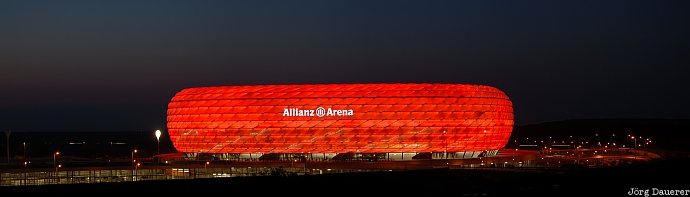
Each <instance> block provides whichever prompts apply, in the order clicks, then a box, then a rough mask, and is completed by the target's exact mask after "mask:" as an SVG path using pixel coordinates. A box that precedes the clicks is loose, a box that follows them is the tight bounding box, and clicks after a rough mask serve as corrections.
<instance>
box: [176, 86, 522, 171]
mask: <svg viewBox="0 0 690 197" xmlns="http://www.w3.org/2000/svg"><path fill="white" fill-rule="evenodd" d="M167 120H168V132H169V135H170V138H171V140H172V142H173V144H174V146H175V148H176V149H177V150H178V151H180V152H185V153H204V154H219V155H225V156H228V157H237V158H245V157H249V158H259V157H266V156H267V155H282V156H279V157H286V155H292V154H303V155H304V154H309V157H318V158H321V157H323V158H325V159H329V158H338V155H348V154H349V155H352V154H355V155H382V154H385V156H382V157H384V158H389V159H397V158H400V159H410V158H412V157H415V156H417V157H422V156H420V155H422V154H421V153H424V155H428V156H423V157H425V158H473V157H478V156H482V155H484V156H490V155H494V154H496V150H498V149H500V148H502V147H503V146H504V145H505V144H506V143H507V141H508V138H509V137H510V133H511V131H512V128H513V108H512V103H511V101H510V100H509V98H508V97H507V96H506V94H505V93H503V92H502V91H500V90H498V89H496V88H493V87H490V86H483V85H465V84H324V85H255V86H218V87H200V88H188V89H184V90H182V91H180V92H178V93H177V94H176V95H175V96H174V97H173V98H172V100H171V102H170V104H169V105H168V117H167ZM391 155H392V158H391Z"/></svg>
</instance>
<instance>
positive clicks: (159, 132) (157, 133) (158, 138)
mask: <svg viewBox="0 0 690 197" xmlns="http://www.w3.org/2000/svg"><path fill="white" fill-rule="evenodd" d="M155 134H156V141H157V142H158V154H159V155H160V154H161V130H156V133H155Z"/></svg>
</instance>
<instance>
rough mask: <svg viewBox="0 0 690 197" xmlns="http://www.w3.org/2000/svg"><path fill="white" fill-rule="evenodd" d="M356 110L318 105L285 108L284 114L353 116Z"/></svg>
mask: <svg viewBox="0 0 690 197" xmlns="http://www.w3.org/2000/svg"><path fill="white" fill-rule="evenodd" d="M353 115H354V111H353V110H352V109H332V108H330V107H329V108H323V107H318V108H316V109H300V108H285V109H284V110H283V116H317V117H324V116H353Z"/></svg>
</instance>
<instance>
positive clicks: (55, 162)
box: [53, 151, 60, 182]
mask: <svg viewBox="0 0 690 197" xmlns="http://www.w3.org/2000/svg"><path fill="white" fill-rule="evenodd" d="M58 155H60V151H58V152H55V153H54V154H53V167H54V168H55V176H57V177H58V182H59V180H60V179H59V178H60V176H58V165H57V157H58Z"/></svg>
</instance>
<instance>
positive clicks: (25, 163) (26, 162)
mask: <svg viewBox="0 0 690 197" xmlns="http://www.w3.org/2000/svg"><path fill="white" fill-rule="evenodd" d="M27 164H29V162H28V161H25V162H24V185H26V165H27Z"/></svg>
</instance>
